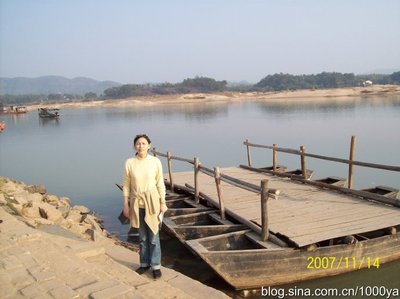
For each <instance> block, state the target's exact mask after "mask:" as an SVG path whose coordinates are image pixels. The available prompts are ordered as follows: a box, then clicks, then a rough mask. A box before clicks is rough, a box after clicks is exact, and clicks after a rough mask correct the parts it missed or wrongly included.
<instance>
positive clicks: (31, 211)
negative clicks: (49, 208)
mask: <svg viewBox="0 0 400 299" xmlns="http://www.w3.org/2000/svg"><path fill="white" fill-rule="evenodd" d="M21 215H22V216H24V217H27V218H41V215H40V212H39V208H38V207H37V206H24V207H23V208H22V210H21Z"/></svg>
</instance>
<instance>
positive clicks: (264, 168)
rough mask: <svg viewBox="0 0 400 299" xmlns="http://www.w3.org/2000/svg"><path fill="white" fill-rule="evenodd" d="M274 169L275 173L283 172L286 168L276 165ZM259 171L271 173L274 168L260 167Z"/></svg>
mask: <svg viewBox="0 0 400 299" xmlns="http://www.w3.org/2000/svg"><path fill="white" fill-rule="evenodd" d="M275 168H276V171H277V172H285V171H286V170H287V167H286V166H284V165H276V167H275ZM259 169H262V170H268V171H273V170H274V166H266V167H260V168H259Z"/></svg>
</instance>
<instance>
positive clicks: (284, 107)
mask: <svg viewBox="0 0 400 299" xmlns="http://www.w3.org/2000/svg"><path fill="white" fill-rule="evenodd" d="M257 105H258V106H259V107H260V109H261V110H263V111H264V112H267V113H272V114H275V113H288V112H324V113H337V112H343V111H346V110H347V111H351V110H354V109H355V108H361V107H364V108H365V107H369V108H373V107H377V108H378V107H387V108H390V107H393V108H398V107H399V106H400V98H398V97H391V98H374V99H372V98H361V99H360V98H355V99H352V100H349V99H347V100H343V99H331V100H324V101H318V100H313V99H312V98H310V99H309V100H307V101H296V100H282V101H279V102H267V101H263V102H258V104H257Z"/></svg>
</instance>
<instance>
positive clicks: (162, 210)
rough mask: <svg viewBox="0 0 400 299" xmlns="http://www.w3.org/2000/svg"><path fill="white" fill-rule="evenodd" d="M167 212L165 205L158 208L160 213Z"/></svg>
mask: <svg viewBox="0 0 400 299" xmlns="http://www.w3.org/2000/svg"><path fill="white" fill-rule="evenodd" d="M167 210H168V208H167V205H166V204H165V203H163V204H162V205H161V207H160V211H161V213H165V212H166V211H167Z"/></svg>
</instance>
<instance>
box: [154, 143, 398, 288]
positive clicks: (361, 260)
mask: <svg viewBox="0 0 400 299" xmlns="http://www.w3.org/2000/svg"><path fill="white" fill-rule="evenodd" d="M244 144H245V145H246V148H247V160H248V165H246V166H245V165H241V166H238V167H227V168H222V169H220V168H218V167H216V168H214V169H210V168H207V167H204V166H202V165H200V162H199V159H198V158H194V159H193V160H189V159H185V158H180V157H174V156H172V155H171V153H169V152H168V153H167V154H162V153H160V152H157V151H156V150H155V149H154V150H153V154H154V155H158V156H163V157H166V158H167V161H168V175H167V177H168V178H169V179H168V180H166V184H167V186H168V187H169V189H170V193H169V197H168V200H167V204H168V205H169V208H170V209H169V211H168V212H167V213H168V214H167V215H166V217H165V221H164V224H163V227H164V228H165V229H166V230H167V231H168V232H169V233H171V234H173V235H175V236H176V237H177V238H178V239H179V240H180V241H181V242H182V243H183V244H184V245H186V246H187V247H188V248H189V249H190V250H191V251H192V252H193V253H194V254H196V255H198V256H200V257H201V258H202V259H203V260H204V261H205V262H206V263H208V264H209V265H210V266H211V267H212V268H213V269H214V270H215V271H216V272H217V273H218V274H219V275H220V276H221V277H222V278H224V279H225V280H226V281H227V282H228V283H229V284H231V285H232V286H233V287H234V288H236V289H245V288H258V287H260V286H266V285H278V284H283V283H289V282H295V281H301V280H306V279H313V278H317V277H323V276H329V275H336V274H340V273H345V272H349V271H354V270H357V269H361V268H371V267H379V265H380V264H382V263H384V262H388V261H392V260H395V259H399V258H400V233H399V231H400V210H399V207H400V195H399V190H397V189H394V188H390V187H384V186H377V187H372V188H368V189H364V190H355V189H353V188H352V181H353V167H354V166H362V167H370V168H377V169H385V170H387V171H395V172H400V167H398V166H388V165H379V164H372V163H365V162H359V161H355V160H354V144H355V137H354V136H353V137H352V142H351V149H350V159H349V160H346V159H338V158H332V157H325V156H320V155H314V154H308V153H306V152H305V148H304V147H301V148H300V150H294V149H286V148H278V147H277V146H276V145H273V146H265V145H257V144H252V143H250V142H248V140H246V141H245V142H244ZM251 147H259V148H267V149H271V150H272V166H261V167H254V166H253V165H252V162H251V154H250V148H251ZM278 152H285V153H291V154H295V155H299V156H300V164H301V169H297V170H292V171H290V170H287V168H286V167H285V166H282V165H278V164H277V153H278ZM306 157H311V158H316V159H323V160H330V161H335V162H340V163H345V164H348V165H349V171H348V178H347V180H346V179H343V178H339V177H327V178H322V179H317V180H312V176H313V174H314V172H313V171H311V170H308V169H307V168H306ZM172 160H178V161H184V162H187V163H191V164H193V168H194V171H189V172H179V173H173V171H172ZM172 192H174V193H172ZM315 261H318V263H315Z"/></svg>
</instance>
